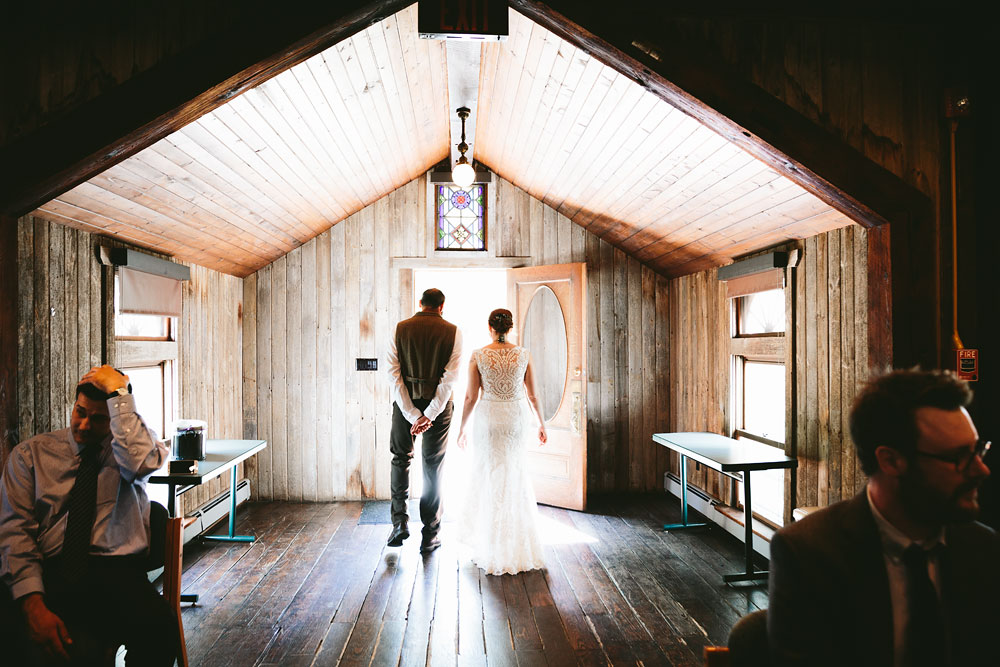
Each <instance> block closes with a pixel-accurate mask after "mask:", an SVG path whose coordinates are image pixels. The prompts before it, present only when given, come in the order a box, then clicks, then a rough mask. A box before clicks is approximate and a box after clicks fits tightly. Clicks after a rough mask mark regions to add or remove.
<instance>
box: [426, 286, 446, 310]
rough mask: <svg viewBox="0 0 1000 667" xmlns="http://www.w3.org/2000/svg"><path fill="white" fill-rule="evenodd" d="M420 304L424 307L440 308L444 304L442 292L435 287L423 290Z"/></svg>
mask: <svg viewBox="0 0 1000 667" xmlns="http://www.w3.org/2000/svg"><path fill="white" fill-rule="evenodd" d="M420 305H421V306H423V307H424V308H440V307H441V306H443V305H444V292H442V291H441V290H439V289H438V288H436V287H432V288H430V289H427V290H424V293H423V294H422V295H421V297H420Z"/></svg>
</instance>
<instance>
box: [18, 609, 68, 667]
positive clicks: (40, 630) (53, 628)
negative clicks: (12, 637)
mask: <svg viewBox="0 0 1000 667" xmlns="http://www.w3.org/2000/svg"><path fill="white" fill-rule="evenodd" d="M21 611H22V613H23V614H24V620H25V622H26V623H27V625H28V637H29V638H30V639H31V641H32V642H34V643H35V644H38V645H39V646H41V647H42V648H44V649H45V652H46V653H48V654H49V655H51V656H53V657H59V658H62V659H63V660H66V661H69V648H70V647H71V646H72V645H73V640H72V639H70V636H69V631H68V630H66V624H65V623H63V622H62V619H61V618H59V617H58V616H56V615H55V614H53V613H52V611H51V610H50V609H49V608H48V607H47V606H45V600H44V599H43V598H42V594H41V593H30V594H29V595H26V596H25V597H24V598H22V599H21Z"/></svg>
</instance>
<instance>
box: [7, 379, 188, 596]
mask: <svg viewBox="0 0 1000 667" xmlns="http://www.w3.org/2000/svg"><path fill="white" fill-rule="evenodd" d="M108 412H109V414H110V417H111V434H110V435H109V436H108V437H107V438H105V440H104V442H102V443H101V445H100V446H101V451H100V453H99V454H98V457H99V460H100V462H101V468H100V470H99V472H98V475H97V510H96V513H95V516H94V529H93V532H92V533H91V545H90V554H91V555H93V556H130V555H136V554H143V553H145V552H146V551H147V550H148V548H149V540H148V537H147V535H148V533H149V498H148V497H147V496H146V479H147V478H148V477H149V476H150V475H151V474H153V473H154V472H155V471H156V470H158V469H159V468H161V467H162V466H163V463H164V461H166V460H167V456H168V452H167V448H166V447H165V446H164V445H163V444H162V443H161V442H160V441H159V440H157V439H156V437H155V435H154V434H153V432H152V431H150V430H149V428H147V426H146V424H145V422H143V420H142V417H140V416H139V415H138V414H136V412H135V399H134V398H133V397H132V396H131V395H125V396H115V397H114V398H111V399H109V400H108ZM82 449H83V447H82V446H81V445H79V444H77V442H76V441H75V440H74V439H73V433H72V432H71V430H70V429H68V428H65V429H62V430H60V431H53V432H51V433H43V434H41V435H37V436H35V437H33V438H29V439H28V440H25V441H24V442H22V443H21V444H19V445H18V446H17V447H15V448H14V450H13V451H12V452H11V454H10V457H9V458H8V459H7V466H6V469H5V471H4V476H3V482H2V483H0V580H2V581H3V583H5V584H6V585H7V586H8V587H9V588H10V592H11V596H12V597H13V598H14V599H17V598H21V597H24V596H25V595H28V594H29V593H44V586H43V584H42V560H43V559H46V558H51V557H52V556H56V555H58V554H59V552H60V551H62V545H63V536H64V534H65V532H66V520H67V517H68V512H67V510H66V501H67V500H68V499H69V493H70V490H71V489H72V488H73V484H74V483H75V482H76V471H77V470H78V469H79V467H80V452H81V450H82Z"/></svg>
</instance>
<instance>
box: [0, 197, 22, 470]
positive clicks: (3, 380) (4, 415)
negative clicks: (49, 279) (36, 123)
mask: <svg viewBox="0 0 1000 667" xmlns="http://www.w3.org/2000/svg"><path fill="white" fill-rule="evenodd" d="M17 268H18V267H17V219H15V218H11V217H8V216H3V215H0V438H2V439H0V465H3V463H4V462H5V461H6V460H7V455H8V454H9V453H10V450H11V449H12V448H13V447H14V445H16V444H17V442H18V440H19V439H20V438H19V433H18V423H17V410H18V404H17Z"/></svg>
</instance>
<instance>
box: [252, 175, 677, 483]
mask: <svg viewBox="0 0 1000 667" xmlns="http://www.w3.org/2000/svg"><path fill="white" fill-rule="evenodd" d="M491 187H493V188H495V200H494V201H495V204H494V209H493V210H492V211H491V212H490V213H489V224H490V225H492V226H493V239H494V243H495V244H496V248H495V251H496V252H495V254H496V256H497V257H517V258H522V259H521V260H520V261H518V262H517V263H518V264H520V265H523V266H534V265H541V264H559V263H564V262H586V263H587V270H588V274H589V275H588V323H589V330H588V332H587V334H588V366H589V378H588V392H587V394H588V395H587V400H588V426H587V428H588V441H589V444H588V488H589V489H590V490H592V491H598V492H599V491H612V490H655V489H660V488H662V478H663V472H664V471H665V470H666V465H667V458H666V455H665V453H664V452H661V451H659V448H657V447H655V446H654V445H653V444H652V442H651V440H650V437H649V436H650V434H651V433H653V432H655V431H657V430H663V429H665V428H666V426H667V414H668V410H667V405H666V400H665V398H666V396H667V395H668V386H667V377H668V376H667V369H666V366H667V354H666V341H667V340H668V331H667V324H668V319H667V303H668V300H667V299H666V298H665V294H666V285H667V280H666V279H665V278H663V277H662V276H659V275H657V274H655V273H654V272H653V271H651V270H650V269H648V268H646V267H644V266H642V265H641V264H639V263H638V262H637V261H635V260H633V259H631V258H628V257H626V256H625V254H624V253H623V252H622V251H620V250H618V249H616V248H614V247H612V246H610V245H609V244H607V243H605V242H603V241H601V240H600V239H598V238H596V237H594V236H592V235H590V234H589V233H587V232H586V231H585V230H583V229H582V228H580V227H578V226H577V225H574V224H573V223H572V222H570V221H569V220H568V219H567V218H565V217H564V216H562V215H560V214H558V213H557V212H556V211H555V210H553V209H551V208H550V207H548V206H545V205H544V204H542V203H541V202H540V201H538V200H535V199H533V198H532V197H530V196H528V195H527V194H526V193H525V192H523V191H522V190H520V189H519V188H517V187H515V186H513V185H511V184H510V183H508V182H506V181H504V180H502V179H498V180H497V182H495V183H494V184H493V185H492V186H491ZM426 188H427V185H426V178H418V179H416V180H414V181H413V182H411V183H409V184H408V185H406V186H404V187H402V188H399V189H398V190H396V191H395V192H393V193H391V194H390V195H388V196H386V197H384V198H382V199H381V200H379V201H377V202H375V203H373V204H371V205H370V206H368V207H367V208H365V209H363V210H361V211H359V212H358V213H355V214H354V215H352V216H350V217H349V218H347V219H345V220H344V221H342V222H340V223H338V224H337V225H335V226H334V227H333V228H331V229H330V230H329V231H327V232H325V233H324V234H321V235H320V236H318V237H317V238H315V239H313V240H312V241H310V242H309V243H307V244H305V245H304V246H302V247H301V248H298V249H296V250H294V251H292V252H291V253H289V254H288V255H286V256H285V257H283V258H281V259H279V260H277V261H276V262H274V263H272V264H271V265H269V266H267V267H265V268H263V269H261V270H260V271H258V272H257V273H256V274H254V275H252V276H249V277H248V278H246V279H245V280H244V304H245V310H244V315H245V317H244V320H243V338H244V341H246V342H247V344H246V346H245V348H244V351H245V354H244V396H245V402H244V408H243V413H244V427H243V432H244V435H245V436H246V437H260V438H264V439H266V440H268V442H269V443H270V446H269V447H268V449H267V450H265V451H264V452H263V453H262V454H261V455H260V456H258V457H257V461H256V467H255V468H251V469H248V475H250V476H251V478H254V476H256V477H255V478H254V482H255V483H253V484H252V487H253V488H254V489H256V491H257V493H258V494H259V495H258V497H260V498H265V499H290V500H330V499H337V498H387V497H388V496H389V467H390V457H389V451H388V447H389V440H388V438H389V435H388V432H389V424H390V418H391V403H390V398H389V396H390V387H389V383H388V382H387V380H386V376H385V374H384V373H383V372H379V373H359V372H357V371H355V370H354V359H355V358H356V357H380V358H381V357H382V356H383V354H384V352H385V349H386V345H387V344H388V336H389V335H391V331H392V327H393V326H394V324H395V322H396V321H398V320H399V319H400V318H401V317H408V316H409V315H410V314H412V310H411V309H412V307H413V306H412V303H411V301H412V297H411V296H410V294H409V293H408V290H409V289H410V287H408V285H409V282H408V280H409V271H408V270H407V269H402V270H398V271H394V270H393V259H394V258H400V259H402V258H407V259H410V260H412V258H417V259H419V258H425V257H426V256H427V238H428V237H427V234H428V233H429V229H428V224H429V223H428V212H427V209H426V206H427V189H426ZM439 261H440V260H438V262H439ZM456 262H461V263H463V264H465V265H468V262H469V259H468V255H464V254H463V255H462V256H461V257H458V258H457V259H456ZM435 266H440V264H439V263H438V264H435ZM401 285H403V286H402V287H401ZM251 341H252V342H251ZM251 345H252V346H253V351H251V349H250V346H251ZM458 398H459V400H460V398H461V397H458ZM456 402H458V401H456Z"/></svg>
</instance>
